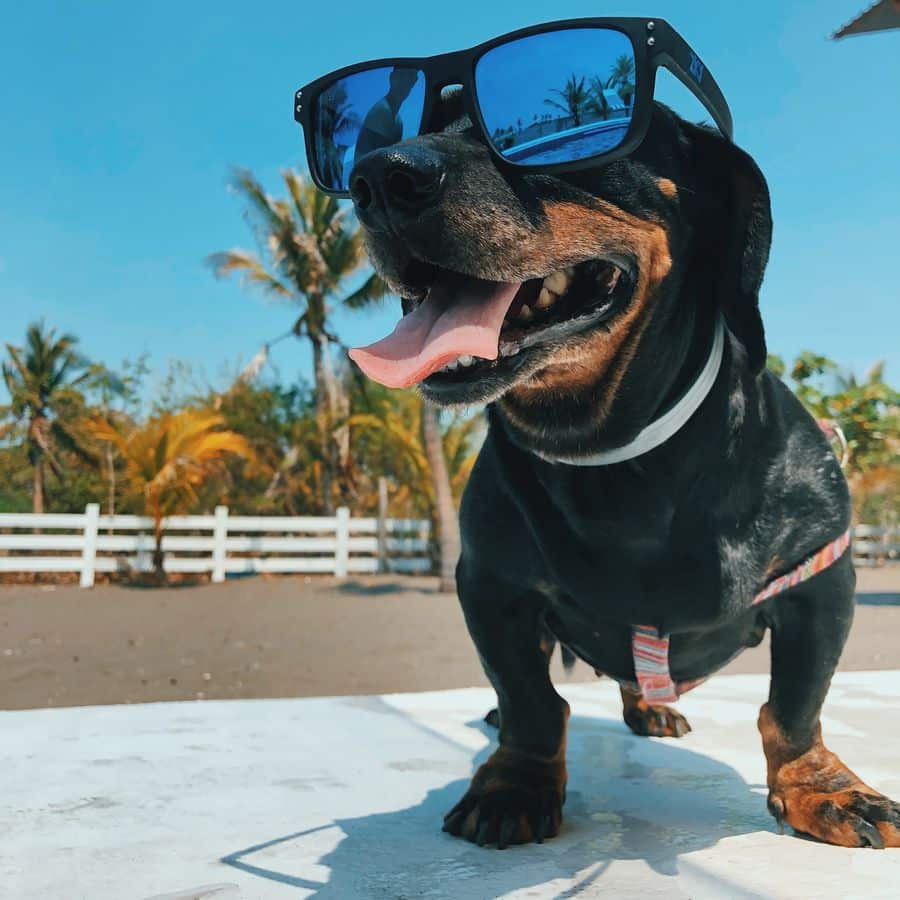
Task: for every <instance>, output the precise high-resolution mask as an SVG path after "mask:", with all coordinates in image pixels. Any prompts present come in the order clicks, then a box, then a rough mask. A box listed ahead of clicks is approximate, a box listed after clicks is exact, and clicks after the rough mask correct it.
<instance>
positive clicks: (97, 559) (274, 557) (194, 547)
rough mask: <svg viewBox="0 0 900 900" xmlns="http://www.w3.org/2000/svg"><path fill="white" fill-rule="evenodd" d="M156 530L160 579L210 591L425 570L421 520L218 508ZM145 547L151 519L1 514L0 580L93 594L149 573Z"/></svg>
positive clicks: (150, 543)
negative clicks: (246, 580) (100, 577)
mask: <svg viewBox="0 0 900 900" xmlns="http://www.w3.org/2000/svg"><path fill="white" fill-rule="evenodd" d="M163 528H164V535H163V539H162V550H163V554H164V568H165V570H166V572H209V573H210V574H211V579H212V581H214V582H221V581H224V580H225V577H226V575H229V574H232V575H233V574H241V573H254V572H284V573H287V572H320V573H330V574H333V575H336V576H338V577H339V578H343V577H346V576H347V575H349V574H356V573H363V572H379V571H382V572H407V573H412V572H428V571H430V570H431V565H432V564H431V556H430V542H429V529H430V524H429V522H428V521H427V520H425V519H391V518H385V519H379V518H354V517H352V516H351V515H350V511H349V510H348V509H346V508H344V507H342V508H341V509H338V510H337V514H336V515H334V516H232V515H229V512H228V507H227V506H218V507H216V510H215V513H214V514H213V515H211V516H169V517H168V518H166V519H164V521H163ZM117 532H118V533H117ZM123 532H124V533H123ZM173 532H175V533H173ZM178 532H181V533H178ZM185 532H187V533H185ZM154 546H155V544H154V538H153V520H152V519H150V518H146V517H144V516H104V515H100V507H99V505H98V504H96V503H89V504H88V505H87V507H86V509H85V511H84V512H83V513H62V514H58V513H47V514H40V515H36V514H33V513H0V572H79V573H80V580H81V586H82V587H92V586H93V584H94V577H95V574H96V573H97V572H120V571H129V570H137V571H144V572H146V571H150V570H151V569H152V558H153V550H154ZM22 551H24V552H22Z"/></svg>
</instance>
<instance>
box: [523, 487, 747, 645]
mask: <svg viewBox="0 0 900 900" xmlns="http://www.w3.org/2000/svg"><path fill="white" fill-rule="evenodd" d="M602 486H603V487H605V488H606V490H602V491H601V490H591V488H596V487H598V486H597V485H595V484H591V483H590V482H589V481H588V482H587V483H581V484H580V485H578V486H570V485H554V493H553V494H552V495H548V496H550V497H551V499H552V514H544V515H540V516H534V517H532V518H531V522H530V524H531V532H532V535H533V537H534V539H535V541H536V543H537V544H538V551H539V556H540V558H541V559H542V561H543V564H544V566H545V568H546V570H547V576H548V580H549V581H550V582H551V583H553V584H554V585H555V586H556V588H557V594H556V595H555V598H554V601H553V606H554V612H555V614H556V615H557V616H558V617H559V618H560V619H561V620H563V621H567V620H571V621H572V624H573V625H574V624H577V625H578V626H580V627H583V626H585V625H591V624H593V625H597V626H598V628H599V626H606V627H607V628H608V627H609V626H611V625H614V624H615V625H622V626H632V625H652V626H654V627H657V628H660V629H661V630H663V631H666V632H673V631H678V630H682V629H686V628H696V627H697V626H702V625H706V624H708V625H710V626H711V625H714V624H715V623H716V622H717V621H719V620H720V619H721V618H722V616H723V611H724V610H725V609H726V608H728V605H729V604H730V598H727V597H724V596H723V591H722V578H721V546H720V540H719V535H718V534H717V532H716V530H715V529H714V528H713V527H712V524H711V519H710V517H708V516H706V515H705V514H704V510H703V509H684V508H683V507H682V506H680V505H679V504H678V502H677V498H676V497H675V496H673V495H672V494H670V493H667V492H666V491H665V490H658V489H657V490H654V491H642V490H630V491H629V490H627V489H625V490H618V489H616V488H614V487H610V485H609V483H608V481H607V482H606V483H605V484H603V485H602ZM620 487H621V486H620ZM564 488H569V489H564Z"/></svg>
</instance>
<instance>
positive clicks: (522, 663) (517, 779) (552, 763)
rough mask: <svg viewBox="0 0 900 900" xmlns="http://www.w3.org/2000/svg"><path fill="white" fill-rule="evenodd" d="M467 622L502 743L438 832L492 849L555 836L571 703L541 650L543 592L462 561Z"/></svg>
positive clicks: (563, 787)
mask: <svg viewBox="0 0 900 900" xmlns="http://www.w3.org/2000/svg"><path fill="white" fill-rule="evenodd" d="M457 586H458V589H459V598H460V602H461V603H462V607H463V612H464V613H465V617H466V624H467V625H468V627H469V632H470V634H471V635H472V639H473V640H474V641H475V646H476V648H477V649H478V654H479V656H480V657H481V663H482V666H483V667H484V671H485V673H486V674H487V676H488V678H489V679H490V681H491V684H492V685H493V686H494V690H496V692H497V701H498V706H499V710H500V735H499V742H500V746H499V747H498V748H497V749H496V750H495V751H494V753H492V754H491V756H490V757H489V758H488V760H487V761H486V762H485V763H484V764H483V765H482V766H481V767H480V768H479V769H478V771H477V772H476V773H475V775H474V777H473V778H472V783H471V785H470V786H469V789H468V791H467V792H466V794H465V795H464V796H463V798H462V799H461V800H460V802H459V803H457V804H456V806H454V807H453V809H451V810H450V812H449V813H447V815H446V816H445V817H444V830H445V831H447V832H449V833H450V834H454V835H459V836H460V837H464V838H466V839H467V840H470V841H473V842H475V843H477V844H479V845H482V846H483V845H485V844H496V845H497V847H498V848H501V849H502V848H503V847H506V846H507V845H509V844H522V843H528V842H529V841H538V842H541V841H543V840H544V838H548V837H553V836H554V835H556V834H557V832H558V831H559V827H560V824H561V822H562V806H563V802H564V801H565V796H566V779H567V775H566V760H565V751H566V724H567V722H568V718H569V706H568V704H567V703H566V702H565V700H563V698H562V697H560V696H559V694H557V693H556V691H555V690H554V689H553V684H552V683H551V681H550V673H549V671H548V669H549V667H548V659H547V654H546V652H545V651H544V650H542V649H541V646H540V642H541V638H542V636H543V635H542V631H541V621H542V615H543V609H544V606H545V604H546V598H545V597H543V596H542V595H541V594H539V593H537V592H535V591H528V590H525V589H523V588H521V587H516V586H514V585H512V584H509V583H507V582H504V581H502V580H501V579H499V578H497V577H495V576H494V575H492V574H491V573H489V572H485V571H483V570H482V571H479V570H477V569H475V568H474V567H473V566H472V565H471V564H467V561H466V556H465V553H464V554H463V559H462V561H461V562H460V564H459V568H458V570H457Z"/></svg>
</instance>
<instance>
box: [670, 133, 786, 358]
mask: <svg viewBox="0 0 900 900" xmlns="http://www.w3.org/2000/svg"><path fill="white" fill-rule="evenodd" d="M686 129H687V132H688V136H689V138H690V142H691V144H692V149H693V155H694V165H695V166H696V168H695V172H696V182H695V183H696V186H697V193H698V194H699V195H701V196H698V197H697V199H698V200H699V204H698V207H699V209H698V211H699V216H700V221H697V222H696V223H695V224H696V233H697V236H698V237H699V238H700V241H699V244H700V246H699V247H698V249H699V251H700V252H701V253H702V254H703V260H702V262H703V267H704V269H705V271H707V272H709V271H710V270H712V272H714V273H715V274H714V277H715V281H716V284H715V290H716V295H717V301H718V304H719V308H720V309H721V310H722V312H723V314H724V316H725V321H726V323H727V324H728V328H729V330H730V331H731V333H732V334H733V335H734V336H735V337H736V338H737V339H738V340H739V341H740V342H741V344H742V345H743V346H744V349H745V350H746V351H747V363H748V365H749V368H750V371H751V372H752V373H753V374H754V375H757V374H759V373H760V372H761V371H762V370H763V368H764V367H765V364H766V336H765V331H764V330H763V323H762V317H761V316H760V314H759V289H760V286H761V285H762V280H763V274H764V273H765V270H766V263H767V262H768V259H769V246H770V244H771V242H772V211H771V206H770V203H769V188H768V186H767V185H766V179H765V178H764V177H763V174H762V172H761V171H760V170H759V166H757V165H756V163H755V162H754V161H753V159H752V158H751V157H750V156H749V154H747V153H745V152H744V151H743V150H741V149H740V147H737V146H735V145H734V144H733V143H731V141H729V140H726V139H725V138H724V137H722V136H721V135H719V134H718V133H716V132H714V131H711V130H710V129H707V128H703V127H700V126H696V125H686ZM703 195H705V196H703Z"/></svg>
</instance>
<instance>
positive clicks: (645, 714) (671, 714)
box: [620, 687, 691, 737]
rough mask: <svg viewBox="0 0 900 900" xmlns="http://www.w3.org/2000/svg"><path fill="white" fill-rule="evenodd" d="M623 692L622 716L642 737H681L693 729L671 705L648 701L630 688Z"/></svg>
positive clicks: (622, 689)
mask: <svg viewBox="0 0 900 900" xmlns="http://www.w3.org/2000/svg"><path fill="white" fill-rule="evenodd" d="M620 690H621V692H622V718H624V719H625V724H626V725H627V726H628V727H629V728H630V729H631V730H632V731H633V732H634V733H635V734H639V735H641V736H642V737H681V736H682V735H685V734H687V733H688V732H689V731H690V730H691V726H690V724H689V723H688V720H687V719H686V718H685V717H684V716H683V715H682V714H681V713H680V712H678V711H677V710H674V709H672V708H671V707H670V706H662V705H660V704H655V703H654V704H651V703H648V702H647V701H646V700H645V699H644V698H643V696H642V695H641V694H636V693H634V692H633V691H630V690H628V688H624V687H622V688H620Z"/></svg>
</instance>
